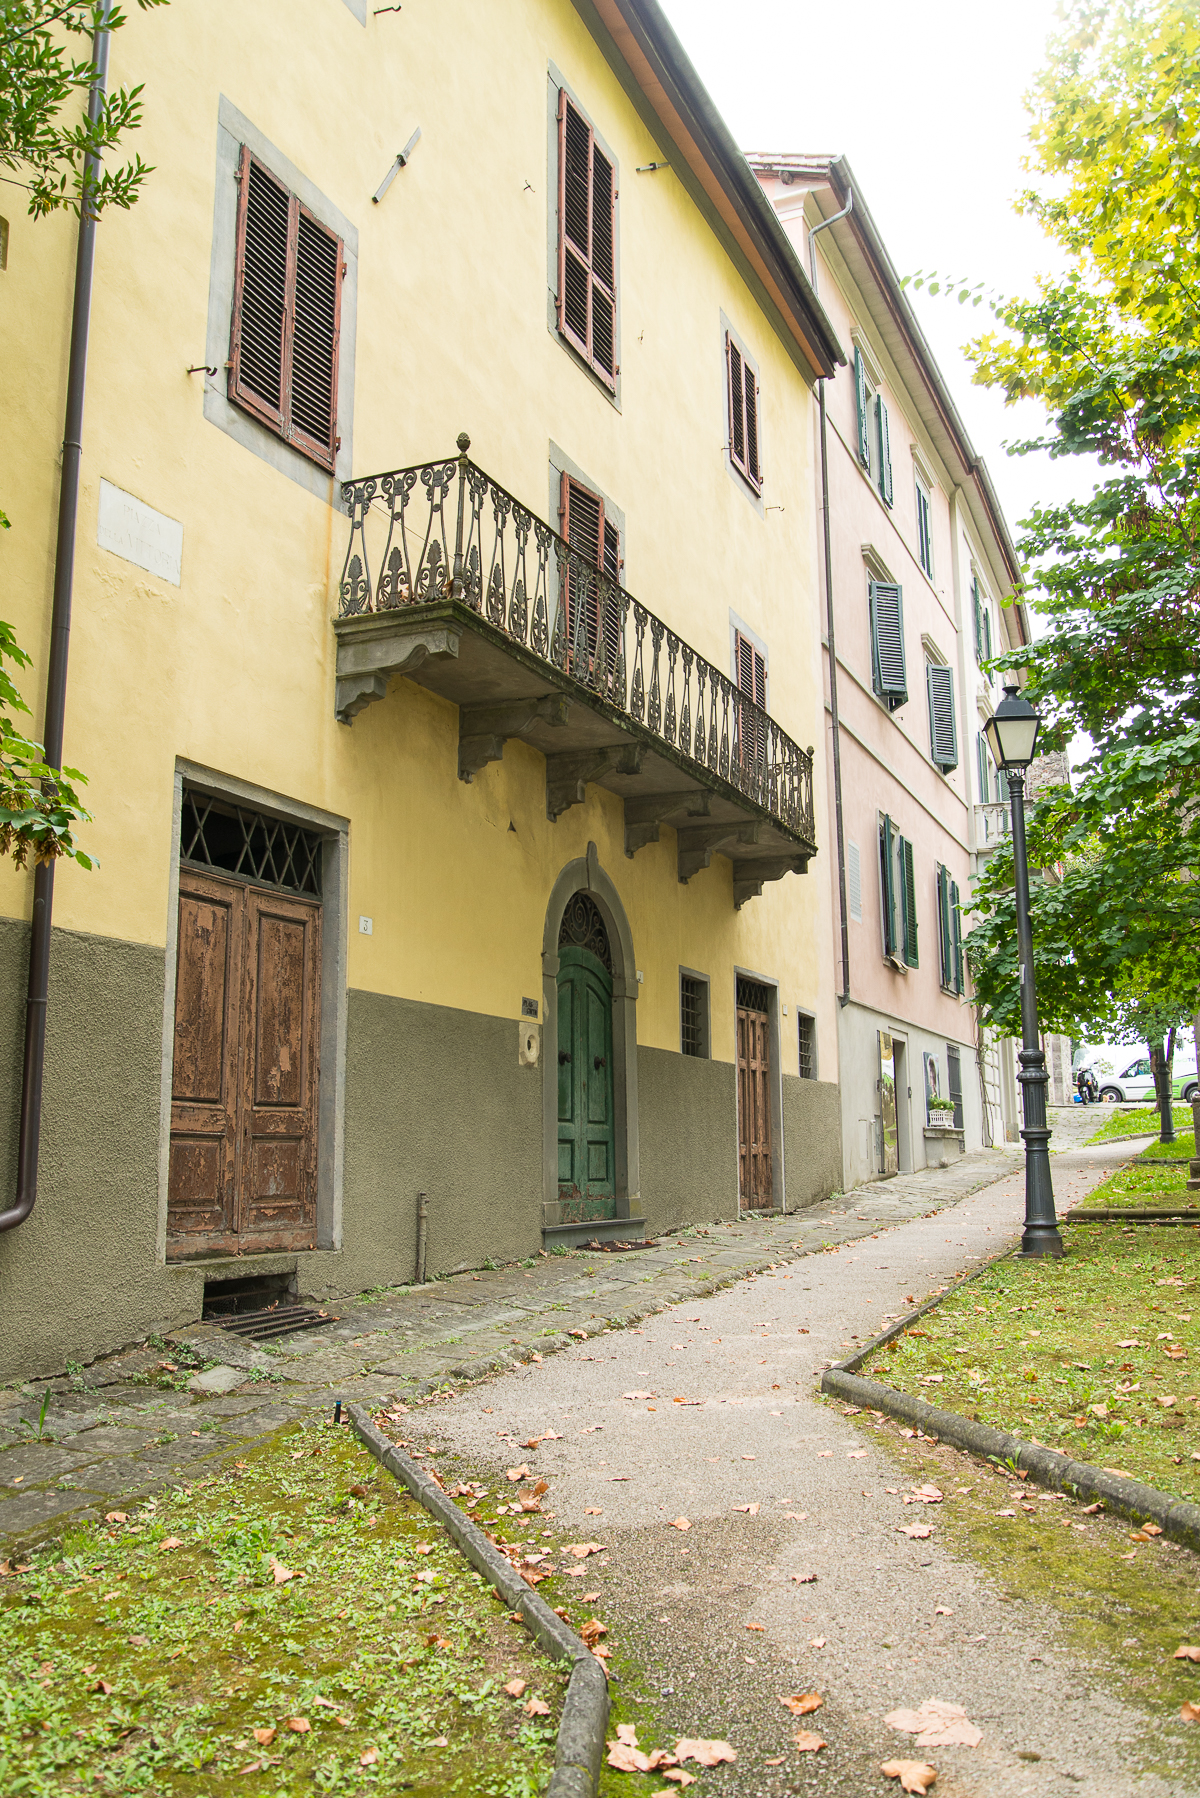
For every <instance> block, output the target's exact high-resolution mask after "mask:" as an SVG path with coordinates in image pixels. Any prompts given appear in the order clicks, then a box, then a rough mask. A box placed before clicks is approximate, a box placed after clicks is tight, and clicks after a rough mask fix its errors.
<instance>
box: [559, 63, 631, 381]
mask: <svg viewBox="0 0 1200 1798" xmlns="http://www.w3.org/2000/svg"><path fill="white" fill-rule="evenodd" d="M616 238H617V179H616V170H615V168H614V167H613V164H612V162H611V161H610V160H609V158H608V157H607V156H606V155H605V154H604V151H603V150H602V149H601V148H600V146H599V144H598V143H597V142H596V134H595V132H594V131H593V130H592V127H591V125H590V124H589V123H588V121H587V119H585V118H584V116H583V114H582V113H581V112H580V111H579V108H578V107H577V106H575V105H574V104H573V103H572V101H571V100H570V99H569V98H568V96H567V90H566V89H565V88H562V89H560V91H559V96H558V309H557V310H558V328H559V331H560V332H561V333H562V335H563V337H565V338H566V340H567V342H568V343H569V344H570V345H571V347H572V349H574V350H577V351H578V352H579V354H580V355H581V356H582V357H583V359H584V361H585V362H586V363H587V365H588V367H589V368H590V369H591V370H592V371H593V373H595V374H597V375H598V376H599V377H600V379H601V380H602V381H603V382H604V385H605V386H606V387H609V388H612V389H613V390H614V391H615V390H616V385H617V285H616Z"/></svg>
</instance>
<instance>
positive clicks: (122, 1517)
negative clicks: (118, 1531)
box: [104, 1511, 129, 1523]
mask: <svg viewBox="0 0 1200 1798" xmlns="http://www.w3.org/2000/svg"><path fill="white" fill-rule="evenodd" d="M104 1521H105V1523H127V1522H128V1521H129V1513H128V1511H106V1512H105V1513H104Z"/></svg>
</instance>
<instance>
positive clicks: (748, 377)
mask: <svg viewBox="0 0 1200 1798" xmlns="http://www.w3.org/2000/svg"><path fill="white" fill-rule="evenodd" d="M725 365H726V372H727V376H728V386H729V455H730V460H731V461H732V462H733V465H734V467H735V468H736V469H737V470H738V472H739V474H743V475H745V477H746V479H747V480H748V481H749V483H750V485H751V486H752V487H753V489H754V491H755V492H756V493H758V492H760V491H761V490H762V469H761V467H760V465H759V458H758V382H757V381H756V380H755V378H754V370H753V369H752V368H751V367H750V365H749V364H748V363H747V361H746V359H745V357H744V356H743V355H742V352H741V351H740V350H739V349H738V347H737V344H736V343H734V341H733V338H732V337H731V336H730V334H729V332H728V331H726V333H725Z"/></svg>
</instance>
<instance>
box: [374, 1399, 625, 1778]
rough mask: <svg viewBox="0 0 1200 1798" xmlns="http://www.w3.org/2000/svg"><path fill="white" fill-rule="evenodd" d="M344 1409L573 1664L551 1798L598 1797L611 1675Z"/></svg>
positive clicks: (404, 1459)
mask: <svg viewBox="0 0 1200 1798" xmlns="http://www.w3.org/2000/svg"><path fill="white" fill-rule="evenodd" d="M344 1409H345V1411H346V1414H347V1416H348V1417H349V1419H350V1423H351V1426H352V1427H353V1429H354V1432H355V1434H356V1435H357V1437H358V1439H359V1441H360V1442H362V1443H363V1445H364V1447H366V1448H368V1449H369V1450H370V1452H371V1453H372V1454H373V1455H374V1456H375V1459H376V1460H377V1461H378V1462H379V1463H380V1464H381V1466H383V1467H385V1468H386V1469H387V1471H388V1472H389V1473H390V1474H392V1475H393V1476H394V1477H395V1478H396V1479H398V1480H399V1481H400V1482H401V1484H402V1485H404V1486H407V1488H408V1490H409V1491H410V1492H411V1493H412V1495H413V1497H414V1498H415V1499H417V1500H419V1502H420V1503H421V1504H423V1505H424V1506H425V1509H426V1510H427V1511H428V1512H429V1513H430V1514H431V1515H432V1516H433V1517H436V1519H437V1521H438V1522H439V1523H440V1524H442V1526H443V1527H444V1528H445V1529H446V1530H447V1531H448V1532H449V1534H450V1535H451V1536H452V1537H453V1539H454V1541H455V1542H456V1543H457V1545H458V1547H459V1548H460V1549H461V1550H462V1552H463V1554H464V1555H465V1556H466V1558H467V1560H468V1561H470V1563H471V1565H472V1566H473V1567H474V1568H476V1570H477V1571H478V1572H480V1573H482V1574H483V1576H484V1578H485V1579H486V1580H488V1581H489V1582H490V1583H491V1585H492V1586H494V1587H495V1589H496V1591H497V1592H498V1593H499V1594H500V1596H501V1598H503V1600H504V1602H505V1604H507V1605H508V1607H509V1609H510V1610H511V1611H519V1612H520V1613H521V1616H522V1617H523V1619H524V1621H525V1626H526V1628H527V1629H528V1630H529V1631H530V1632H531V1634H532V1635H533V1636H534V1637H535V1639H536V1640H537V1642H538V1645H539V1646H540V1647H541V1648H543V1649H544V1650H545V1652H546V1653H547V1654H548V1655H550V1656H551V1657H552V1658H553V1659H554V1660H557V1661H571V1662H573V1666H572V1670H571V1681H570V1684H569V1685H568V1687H567V1696H566V1701H565V1703H564V1705H563V1713H562V1722H561V1723H560V1725H559V1730H558V1748H557V1752H556V1754H555V1757H554V1772H553V1774H552V1775H551V1778H550V1784H549V1786H548V1787H547V1794H546V1798H595V1793H596V1790H597V1787H598V1786H599V1783H600V1766H601V1759H602V1756H603V1753H604V1738H605V1734H606V1732H607V1729H608V1679H607V1676H606V1674H605V1672H604V1669H603V1667H602V1666H601V1665H600V1662H599V1661H598V1660H597V1659H596V1657H595V1655H594V1654H592V1652H591V1650H590V1649H589V1648H588V1646H587V1644H586V1643H585V1642H584V1641H583V1640H582V1638H581V1637H579V1636H578V1635H576V1633H575V1631H574V1630H573V1629H571V1628H570V1627H569V1626H568V1625H567V1624H565V1623H564V1622H563V1620H562V1618H561V1617H559V1616H558V1615H557V1614H556V1612H554V1611H552V1610H551V1609H550V1606H549V1605H548V1604H547V1603H546V1601H545V1599H544V1598H539V1597H538V1595H537V1593H536V1592H535V1591H534V1590H533V1588H532V1587H531V1586H529V1585H527V1584H526V1582H525V1581H524V1580H523V1579H522V1578H521V1575H520V1574H519V1573H517V1572H516V1571H515V1570H514V1568H513V1566H512V1564H511V1562H510V1561H508V1560H507V1559H506V1558H505V1556H504V1555H502V1554H501V1553H500V1551H499V1549H497V1548H495V1547H493V1545H492V1544H491V1543H490V1542H489V1541H488V1539H487V1537H486V1536H485V1535H484V1533H483V1531H482V1530H481V1529H480V1528H479V1525H478V1524H477V1523H472V1522H471V1519H470V1518H469V1517H466V1516H464V1514H463V1512H462V1511H461V1510H460V1509H459V1507H458V1506H457V1505H456V1504H455V1503H454V1500H453V1499H451V1498H447V1497H446V1494H445V1493H444V1492H443V1491H442V1489H441V1487H440V1486H439V1485H438V1484H437V1483H436V1481H434V1480H431V1479H430V1477H429V1475H428V1474H427V1473H426V1472H425V1471H424V1469H423V1468H420V1467H418V1466H417V1464H416V1462H415V1461H413V1460H412V1459H410V1457H409V1456H408V1455H406V1454H405V1453H404V1451H403V1450H402V1449H399V1448H397V1447H396V1446H395V1444H394V1443H391V1442H389V1441H388V1439H387V1437H386V1436H384V1435H382V1434H381V1432H380V1431H379V1430H377V1429H376V1428H375V1425H374V1424H373V1423H372V1422H371V1419H370V1417H369V1416H368V1415H367V1413H366V1412H365V1411H364V1410H363V1408H362V1407H361V1406H360V1405H355V1404H347V1405H346V1406H345V1407H344Z"/></svg>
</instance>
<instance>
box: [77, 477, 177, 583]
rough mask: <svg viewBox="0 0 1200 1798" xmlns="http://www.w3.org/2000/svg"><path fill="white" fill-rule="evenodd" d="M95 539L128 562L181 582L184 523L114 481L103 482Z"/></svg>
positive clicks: (164, 578) (174, 581) (162, 578)
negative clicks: (115, 484)
mask: <svg viewBox="0 0 1200 1798" xmlns="http://www.w3.org/2000/svg"><path fill="white" fill-rule="evenodd" d="M96 540H97V542H98V543H99V545H100V547H101V549H107V550H111V551H112V553H113V555H114V556H121V557H123V559H124V560H125V561H126V562H133V563H135V564H136V566H137V567H138V568H144V569H145V570H146V571H147V573H149V574H156V575H157V576H158V578H159V579H160V580H163V581H170V583H171V585H172V586H173V587H178V586H179V584H180V576H181V573H182V570H183V526H182V525H181V524H180V523H179V522H178V520H176V519H174V518H167V517H166V516H165V514H164V513H162V512H156V511H155V510H154V508H153V506H148V505H147V504H146V502H145V501H144V500H140V499H137V498H135V497H134V495H133V494H132V493H126V492H124V490H123V489H122V488H120V487H114V486H113V484H112V482H111V481H105V480H101V482H100V524H99V528H98V530H97V533H96Z"/></svg>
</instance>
